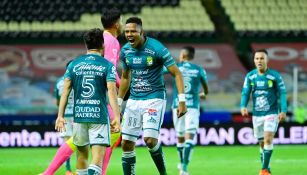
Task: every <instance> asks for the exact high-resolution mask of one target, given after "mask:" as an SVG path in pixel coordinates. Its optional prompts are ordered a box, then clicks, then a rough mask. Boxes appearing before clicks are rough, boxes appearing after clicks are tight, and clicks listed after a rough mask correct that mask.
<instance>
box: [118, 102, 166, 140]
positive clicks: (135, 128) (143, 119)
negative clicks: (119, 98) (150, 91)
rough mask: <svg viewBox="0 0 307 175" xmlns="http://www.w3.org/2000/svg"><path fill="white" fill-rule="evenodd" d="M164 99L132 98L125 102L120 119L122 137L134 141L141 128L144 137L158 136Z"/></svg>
mask: <svg viewBox="0 0 307 175" xmlns="http://www.w3.org/2000/svg"><path fill="white" fill-rule="evenodd" d="M165 106H166V100H163V99H158V98H156V99H149V100H132V99H129V100H128V101H127V104H126V108H125V112H124V116H123V121H122V139H123V140H130V141H133V142H136V141H137V139H138V138H139V136H140V132H141V131H142V129H143V136H144V137H152V138H156V139H158V138H159V133H160V128H161V125H162V123H163V119H164V112H165Z"/></svg>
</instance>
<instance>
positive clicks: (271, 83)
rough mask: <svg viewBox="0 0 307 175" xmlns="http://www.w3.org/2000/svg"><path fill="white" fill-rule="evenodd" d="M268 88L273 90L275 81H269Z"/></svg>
mask: <svg viewBox="0 0 307 175" xmlns="http://www.w3.org/2000/svg"><path fill="white" fill-rule="evenodd" d="M268 86H269V87H270V88H271V87H273V81H272V80H268Z"/></svg>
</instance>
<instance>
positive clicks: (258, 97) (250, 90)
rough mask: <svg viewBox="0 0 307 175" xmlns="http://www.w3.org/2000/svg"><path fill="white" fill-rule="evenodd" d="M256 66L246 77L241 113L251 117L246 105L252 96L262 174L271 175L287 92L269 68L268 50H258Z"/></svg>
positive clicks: (285, 108) (255, 56)
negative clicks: (273, 155) (274, 144)
mask: <svg viewBox="0 0 307 175" xmlns="http://www.w3.org/2000/svg"><path fill="white" fill-rule="evenodd" d="M254 63H255V66H256V69H254V70H252V71H250V72H249V73H248V74H247V75H246V77H245V81H244V85H243V89H242V97H241V114H242V116H248V110H247V108H246V106H247V104H248V101H249V97H250V94H252V99H253V127H254V135H255V137H256V138H257V139H258V141H259V145H260V157H261V161H262V170H261V171H260V175H270V169H269V164H270V159H271V155H272V152H273V138H274V134H275V132H276V130H277V127H278V123H279V121H284V120H285V118H286V113H287V99H286V97H287V92H286V87H285V84H284V82H283V79H282V77H281V76H280V74H279V73H278V72H277V71H276V70H273V69H269V68H268V53H267V51H266V50H264V49H260V50H257V51H255V53H254ZM278 98H279V99H278Z"/></svg>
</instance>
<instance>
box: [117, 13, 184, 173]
mask: <svg viewBox="0 0 307 175" xmlns="http://www.w3.org/2000/svg"><path fill="white" fill-rule="evenodd" d="M125 37H126V39H127V40H128V43H127V44H125V45H124V46H123V47H122V49H121V52H120V59H121V60H122V63H123V71H122V76H121V81H120V87H119V94H118V96H119V99H118V101H119V104H121V102H122V101H123V98H124V96H125V94H126V92H127V91H128V88H129V87H130V97H129V99H128V101H127V104H126V108H125V112H124V116H123V122H122V127H123V130H122V149H123V156H122V165H123V171H124V174H125V175H134V174H135V163H136V156H135V151H134V149H135V142H136V141H137V139H138V137H139V135H140V134H141V131H142V130H143V138H144V141H145V143H146V146H147V147H148V149H149V152H150V155H151V157H152V159H153V160H154V163H155V165H156V167H157V169H158V171H159V173H160V174H162V175H165V174H166V168H165V163H164V156H163V152H162V147H161V144H160V142H159V140H158V138H159V132H160V128H161V125H162V122H163V117H164V111H165V106H166V90H165V85H164V77H163V67H164V66H165V67H166V68H167V69H168V71H169V72H170V73H171V74H172V75H173V76H174V77H175V81H176V85H177V87H178V93H179V95H178V96H179V107H178V117H181V116H183V115H184V114H185V113H186V106H185V94H184V85H183V79H182V75H181V73H180V71H179V69H178V67H177V66H176V64H175V61H174V59H173V57H172V56H171V54H170V53H169V51H168V49H167V48H166V47H164V46H163V45H162V44H161V43H160V42H159V41H157V40H155V39H153V38H150V37H146V36H144V31H143V27H142V20H141V19H140V18H137V17H131V18H129V19H127V21H126V25H125Z"/></svg>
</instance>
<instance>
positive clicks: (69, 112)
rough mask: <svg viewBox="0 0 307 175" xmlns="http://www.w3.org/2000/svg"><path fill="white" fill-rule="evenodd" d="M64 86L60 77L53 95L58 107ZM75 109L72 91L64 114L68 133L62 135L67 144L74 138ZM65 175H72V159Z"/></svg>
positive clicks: (67, 163)
mask: <svg viewBox="0 0 307 175" xmlns="http://www.w3.org/2000/svg"><path fill="white" fill-rule="evenodd" d="M71 61H72V60H71ZM71 61H69V62H68V63H67V64H66V68H67V67H68V65H69V64H70V63H71ZM63 86H64V76H62V77H60V78H59V79H58V80H57V81H56V85H55V88H54V93H53V94H54V97H55V98H56V104H57V106H59V103H60V98H61V95H62V93H63ZM73 109H74V93H73V91H71V93H70V94H69V97H68V102H67V105H66V109H65V114H64V119H65V121H66V123H65V127H66V131H64V132H62V133H61V135H62V137H64V140H65V142H67V141H68V140H69V139H70V137H71V136H72V130H73V113H74V112H73ZM65 175H72V172H71V166H70V158H68V159H67V160H66V173H65Z"/></svg>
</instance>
